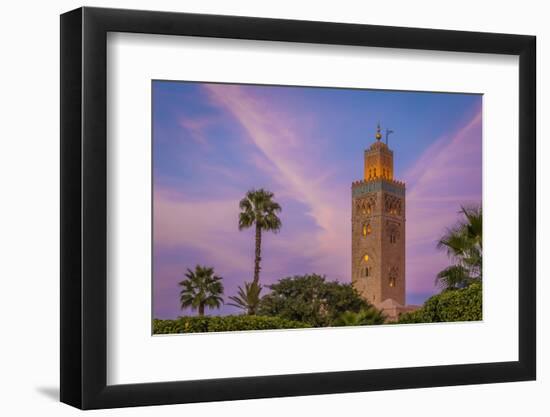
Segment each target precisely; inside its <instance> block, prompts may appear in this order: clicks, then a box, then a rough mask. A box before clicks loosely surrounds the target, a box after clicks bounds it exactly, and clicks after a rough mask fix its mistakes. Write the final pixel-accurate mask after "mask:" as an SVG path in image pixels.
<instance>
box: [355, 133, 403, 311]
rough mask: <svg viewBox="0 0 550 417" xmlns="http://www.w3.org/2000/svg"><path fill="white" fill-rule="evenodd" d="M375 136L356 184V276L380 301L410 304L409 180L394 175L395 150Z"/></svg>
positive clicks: (365, 291) (375, 300) (368, 295)
mask: <svg viewBox="0 0 550 417" xmlns="http://www.w3.org/2000/svg"><path fill="white" fill-rule="evenodd" d="M375 137H376V141H375V142H374V143H372V144H371V145H370V147H369V148H368V149H366V150H365V154H364V177H363V180H361V181H356V182H354V183H353V184H352V186H351V195H352V197H351V199H352V210H351V213H352V214H351V236H352V237H351V262H352V264H351V280H352V283H353V286H354V287H355V288H356V289H357V291H359V293H360V294H361V295H362V296H363V297H364V298H366V299H367V300H368V301H370V302H371V303H373V304H375V305H379V304H380V303H381V302H383V301H384V300H387V299H392V300H394V301H395V302H397V303H399V304H400V305H402V306H404V305H405V184H404V183H403V182H400V181H396V180H394V177H393V173H394V171H393V151H392V150H391V149H389V148H388V146H387V145H386V144H385V143H384V142H382V141H381V140H380V139H381V138H382V134H381V133H380V124H378V128H377V131H376V136H375Z"/></svg>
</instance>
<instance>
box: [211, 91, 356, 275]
mask: <svg viewBox="0 0 550 417" xmlns="http://www.w3.org/2000/svg"><path fill="white" fill-rule="evenodd" d="M205 88H206V90H207V92H208V93H209V97H210V99H211V100H212V102H213V103H214V104H215V105H217V106H220V107H222V108H223V109H225V110H227V111H228V112H229V113H230V114H231V115H233V117H234V118H235V119H236V120H237V121H238V122H239V124H240V125H241V126H242V128H243V129H244V130H245V131H246V133H247V139H248V140H249V142H250V143H251V144H253V145H254V146H255V147H256V148H257V150H258V151H259V155H256V156H255V157H254V158H253V162H254V163H255V164H256V166H257V167H258V168H260V169H262V170H263V171H264V172H266V173H267V174H269V175H271V176H273V178H275V181H276V182H277V186H278V190H274V191H276V194H277V195H283V196H288V197H290V198H292V199H295V200H296V201H299V202H301V203H303V204H305V205H306V206H307V207H308V214H309V215H310V216H311V218H312V219H313V220H314V221H315V223H316V224H317V226H318V230H317V231H316V232H315V234H314V235H313V236H312V235H311V233H309V232H308V233H307V235H306V234H304V235H302V236H296V239H294V240H293V242H291V243H290V245H291V246H292V245H295V247H296V248H295V249H296V250H301V251H302V252H304V251H305V252H306V253H305V255H306V256H310V257H312V258H315V259H317V260H318V261H317V264H318V268H319V270H322V271H326V272H327V273H330V272H332V271H334V270H335V265H346V268H348V270H347V271H346V272H345V273H346V275H347V276H349V267H348V265H349V263H350V262H349V257H350V255H349V247H350V236H349V231H348V229H349V219H348V218H346V217H345V216H342V213H345V212H347V211H348V210H349V207H348V206H349V189H347V188H345V189H342V190H341V191H340V193H341V196H335V192H336V191H335V190H336V189H338V188H341V187H336V185H335V184H332V183H331V176H330V172H327V171H326V169H325V167H324V166H323V165H322V164H319V163H318V162H317V161H318V155H319V153H320V152H321V151H322V150H320V149H319V148H318V147H319V142H318V141H315V140H304V135H310V133H309V132H308V129H307V128H304V127H303V126H297V125H296V123H295V120H294V119H293V118H292V116H291V115H287V114H284V113H283V112H281V111H278V110H277V109H274V108H273V107H272V106H270V105H269V103H268V102H267V101H264V100H262V98H261V97H258V96H255V95H253V94H251V93H250V90H247V89H244V88H242V87H241V86H238V85H219V84H210V85H205ZM343 231H345V232H343ZM284 244H285V245H286V246H287V247H288V245H289V242H288V241H287V242H285V243H284ZM290 249H291V250H292V248H290ZM338 272H339V273H338V275H341V274H342V270H341V268H339V269H338Z"/></svg>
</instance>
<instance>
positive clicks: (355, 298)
mask: <svg viewBox="0 0 550 417" xmlns="http://www.w3.org/2000/svg"><path fill="white" fill-rule="evenodd" d="M269 289H270V290H271V292H270V293H269V294H267V295H265V296H264V297H262V300H261V301H260V307H259V309H258V313H259V314H261V315H263V316H274V317H281V318H284V319H287V320H293V321H300V322H303V323H308V324H309V325H311V326H312V327H326V326H331V325H334V324H335V322H336V321H337V320H338V318H339V316H340V315H341V314H342V313H344V312H345V311H350V312H354V313H358V312H360V311H362V310H367V309H369V308H370V307H371V305H370V304H369V303H368V302H367V301H366V300H364V299H363V298H361V296H360V295H359V293H358V292H357V290H356V289H355V288H353V286H352V285H351V284H343V283H340V282H338V281H327V280H326V279H325V277H324V276H322V275H317V274H309V275H301V276H300V275H298V276H293V277H287V278H283V279H280V280H279V281H278V282H277V283H275V284H272V285H270V286H269Z"/></svg>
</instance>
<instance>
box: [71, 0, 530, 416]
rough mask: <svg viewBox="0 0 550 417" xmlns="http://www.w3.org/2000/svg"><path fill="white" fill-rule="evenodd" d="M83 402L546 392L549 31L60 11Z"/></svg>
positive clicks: (76, 363) (74, 395) (74, 358)
mask: <svg viewBox="0 0 550 417" xmlns="http://www.w3.org/2000/svg"><path fill="white" fill-rule="evenodd" d="M61 103H62V104H61V117H62V119H61V401H63V402H65V403H67V404H70V405H73V406H76V407H79V408H83V409H91V408H111V407H124V406H138V405H155V404H173V403H188V402H201V401H219V400H233V399H247V398H263V397H276V396H296V395H313V394H325V393H342V392H354V391H369V390H386V389H400V388H419V387H434V386H445V385H461V384H480V383H494V382H505V381H522V380H532V379H535V375H536V351H535V345H536V343H535V342H536V331H535V328H536V317H535V307H536V305H535V288H536V285H535V283H536V271H535V247H536V238H535V236H536V233H535V232H536V224H535V219H536V205H535V201H536V194H535V152H536V151H535V103H536V100H535V38H534V37H532V36H525V35H508V34H491V33H474V32H458V31H446V30H431V29H414V28H398V27H383V26H371V25H355V24H339V23H326V22H309V21H292V20H277V19H263V18H251V17H235V16H213V15H197V14H185V13H168V12H150V11H135V10H115V9H98V8H81V9H77V10H74V11H71V12H68V13H66V14H64V15H62V16H61Z"/></svg>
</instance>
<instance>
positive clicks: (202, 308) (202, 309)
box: [199, 303, 204, 317]
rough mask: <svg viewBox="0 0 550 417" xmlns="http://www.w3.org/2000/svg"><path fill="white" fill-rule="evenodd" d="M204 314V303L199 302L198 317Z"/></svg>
mask: <svg viewBox="0 0 550 417" xmlns="http://www.w3.org/2000/svg"><path fill="white" fill-rule="evenodd" d="M202 316H204V304H202V303H201V304H199V317H202Z"/></svg>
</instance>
